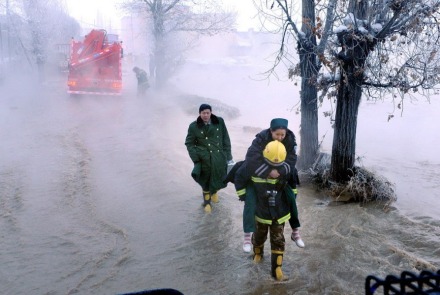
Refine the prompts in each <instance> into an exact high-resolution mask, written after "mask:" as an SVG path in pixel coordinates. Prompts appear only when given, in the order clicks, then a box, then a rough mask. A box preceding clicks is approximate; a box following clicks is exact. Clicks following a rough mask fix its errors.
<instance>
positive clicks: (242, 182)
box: [227, 118, 305, 252]
mask: <svg viewBox="0 0 440 295" xmlns="http://www.w3.org/2000/svg"><path fill="white" fill-rule="evenodd" d="M287 127H288V121H287V120H286V119H283V118H275V119H273V120H272V121H271V122H270V128H268V129H265V130H263V131H261V132H259V133H258V134H257V135H256V136H255V139H254V140H253V141H252V144H251V146H250V147H249V148H248V151H247V153H246V159H245V161H244V165H242V164H243V163H242V162H238V163H237V166H241V165H242V166H243V167H240V168H239V167H236V169H233V170H231V172H232V173H230V174H231V175H228V177H227V178H228V181H230V182H234V183H235V182H236V179H235V178H236V176H235V174H237V177H238V180H237V183H235V186H236V189H237V192H241V193H242V192H243V191H242V189H243V188H245V186H246V183H247V181H248V179H247V178H249V177H250V176H249V175H256V176H258V177H261V178H268V177H270V178H274V179H276V178H278V177H282V178H284V177H286V178H288V179H289V185H290V187H291V189H292V192H293V198H292V202H291V203H292V206H291V215H292V218H291V219H290V221H289V223H290V226H291V228H292V234H291V239H292V240H293V241H294V242H295V244H296V245H297V246H298V247H300V248H304V246H305V245H304V242H303V240H302V239H301V236H300V234H299V227H300V223H299V219H298V211H297V208H296V196H297V189H296V185H297V184H299V179H298V173H297V171H296V168H295V165H296V161H297V155H296V149H297V144H296V138H295V134H294V133H293V132H292V131H291V130H289V129H288V128H287ZM274 140H277V141H279V142H281V143H282V144H283V145H284V147H285V150H286V155H285V160H284V163H283V164H282V165H270V159H267V158H266V157H265V156H264V150H265V148H266V146H267V145H268V144H269V143H270V142H272V141H274ZM268 156H269V155H268ZM269 158H270V156H269ZM274 160H275V159H274ZM275 164H277V163H275ZM239 198H240V200H241V201H244V203H245V204H244V208H243V231H244V241H243V250H244V251H245V252H250V251H251V250H252V244H251V236H252V233H253V232H255V222H254V215H255V205H256V204H255V198H254V197H253V196H252V195H249V196H246V195H240V194H239Z"/></svg>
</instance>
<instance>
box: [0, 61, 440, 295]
mask: <svg viewBox="0 0 440 295" xmlns="http://www.w3.org/2000/svg"><path fill="white" fill-rule="evenodd" d="M199 70H200V71H199ZM208 70H209V71H208ZM188 73H191V79H190V78H188V76H189V75H188ZM253 73H255V69H252V68H248V67H240V68H234V69H230V68H228V67H224V66H218V67H213V68H211V67H210V68H209V69H208V68H203V67H202V68H200V67H199V66H194V65H193V66H192V67H191V68H187V69H186V71H185V70H184V71H183V72H182V73H181V75H179V76H178V77H176V78H175V79H174V83H175V85H176V87H173V88H172V89H171V88H170V89H168V91H166V92H161V93H159V92H155V91H153V90H151V91H149V95H148V97H146V98H138V97H136V95H135V89H134V88H135V85H134V79H135V78H134V76H132V75H131V73H128V72H126V73H125V76H124V79H125V80H126V81H127V83H126V88H125V89H124V94H123V95H122V96H121V97H75V98H72V97H69V96H67V95H66V94H65V88H64V80H63V79H62V78H58V79H49V80H48V81H47V83H46V84H45V85H44V86H43V87H39V88H38V87H37V86H32V85H30V86H29V88H28V87H26V88H23V86H22V84H20V85H15V86H14V85H13V86H7V87H6V86H3V90H2V94H1V99H0V140H1V145H0V235H1V240H0V245H1V246H0V249H1V253H0V293H1V294H120V293H127V292H134V291H140V290H145V289H154V288H174V289H177V290H179V291H181V292H182V293H184V294H363V293H364V282H365V278H366V276H367V275H370V274H373V275H377V276H379V277H385V276H386V275H387V274H396V275H398V274H400V273H401V272H402V271H404V270H409V271H413V272H416V273H418V272H419V271H421V270H422V269H428V270H436V269H439V268H440V218H439V217H438V212H440V201H439V197H440V195H439V190H438V189H439V187H440V181H439V176H440V157H439V156H438V154H436V150H437V147H438V146H439V144H440V141H439V137H438V135H436V134H437V132H436V131H435V128H434V127H435V126H437V124H436V123H434V121H433V120H434V119H433V118H437V116H438V114H439V112H440V103H439V102H438V97H437V98H436V100H437V101H433V102H432V104H431V105H428V104H425V103H422V102H421V101H420V102H419V103H418V104H413V105H412V106H408V107H407V109H406V111H407V112H406V113H405V114H404V116H402V117H400V116H396V117H395V118H394V119H393V120H391V121H390V122H387V120H386V119H387V114H386V112H387V108H389V105H386V104H385V103H383V104H382V103H381V104H374V105H373V104H368V103H363V104H362V106H361V110H360V114H359V128H358V143H357V150H358V153H359V155H360V156H361V157H362V158H363V161H364V164H365V165H366V166H368V167H371V169H374V170H376V171H378V172H379V173H381V174H383V175H384V176H386V177H387V178H388V179H390V181H391V182H393V183H394V184H395V185H396V192H397V197H398V200H397V202H396V203H395V204H393V206H392V207H391V209H390V210H388V211H385V210H383V206H382V205H378V204H371V205H368V206H360V205H359V204H346V205H338V206H335V205H334V204H333V203H331V202H329V201H330V200H329V199H328V197H327V196H326V195H325V194H323V193H322V192H318V191H316V190H315V189H314V188H312V187H310V186H307V185H305V186H301V187H300V188H299V197H298V207H299V211H300V212H299V213H300V220H301V224H302V236H303V239H304V242H305V243H306V247H305V248H304V249H300V248H297V247H296V246H295V245H294V244H293V242H291V241H290V240H287V247H286V253H285V260H284V266H283V270H284V273H285V274H286V275H287V277H288V279H287V280H286V281H283V282H274V281H273V279H272V278H271V277H270V259H266V260H264V261H263V263H261V264H259V265H255V264H254V263H253V262H252V259H251V256H250V255H249V254H246V253H243V252H242V248H241V242H242V219H241V217H242V209H243V203H241V202H239V201H238V200H237V197H236V195H235V191H234V189H233V187H232V186H231V185H229V186H228V187H227V188H226V189H224V190H222V191H221V193H220V203H219V204H216V205H215V206H214V208H213V212H212V213H211V214H208V215H207V214H205V213H204V211H203V208H202V207H201V203H202V197H201V191H200V188H199V187H198V186H197V184H196V183H195V182H194V181H193V180H192V178H191V176H190V171H191V169H192V167H191V165H192V164H191V161H190V159H189V157H188V154H187V151H186V147H185V145H184V139H185V136H186V131H187V127H188V125H189V123H191V121H193V120H194V119H195V118H196V116H197V110H198V106H199V104H200V103H202V102H206V99H203V97H206V98H208V99H209V102H210V103H211V104H212V105H213V112H214V113H215V114H217V115H219V116H222V117H224V118H225V120H226V123H227V126H228V129H229V132H230V136H231V140H232V145H233V156H234V158H235V160H240V159H243V157H244V154H245V152H246V149H247V147H248V146H249V144H250V142H251V141H252V139H253V137H254V136H255V133H256V132H257V131H258V130H259V129H262V128H267V127H268V124H269V122H270V119H272V118H273V117H286V118H288V119H289V126H290V127H291V129H292V130H293V131H294V132H295V133H296V134H299V127H298V126H299V122H300V117H299V115H298V114H296V113H295V111H294V109H295V104H296V103H297V101H298V100H299V95H298V88H297V87H294V86H292V83H291V82H290V83H289V82H277V81H272V82H271V83H269V84H268V83H267V81H266V82H264V81H263V82H261V81H256V80H255V79H250V77H252V74H253ZM195 95H196V96H195ZM198 96H199V97H202V98H199V97H198ZM216 108H217V109H216ZM216 110H219V111H216ZM236 110H239V116H236V112H235V111H236ZM320 125H321V126H320V132H321V133H322V134H324V133H326V134H327V135H326V137H325V140H324V141H323V148H324V149H329V148H330V147H331V135H332V131H331V127H329V126H327V125H329V124H328V122H325V119H323V120H322V121H321V122H320ZM289 233H290V231H289V229H288V228H286V238H287V239H288V237H289V236H290V235H289ZM266 247H268V248H269V244H268V243H267V244H266Z"/></svg>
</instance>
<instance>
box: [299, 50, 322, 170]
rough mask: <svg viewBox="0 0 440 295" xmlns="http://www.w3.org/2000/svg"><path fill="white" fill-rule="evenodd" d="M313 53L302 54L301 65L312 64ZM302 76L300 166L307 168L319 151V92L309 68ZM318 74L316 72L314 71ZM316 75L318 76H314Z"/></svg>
mask: <svg viewBox="0 0 440 295" xmlns="http://www.w3.org/2000/svg"><path fill="white" fill-rule="evenodd" d="M311 55H312V54H308V55H304V54H303V55H300V63H301V65H305V64H310V61H309V59H311ZM306 72H308V73H307V74H306V75H304V76H302V78H301V129H300V136H301V143H300V155H299V158H298V168H300V169H307V168H309V167H311V166H312V165H313V162H314V161H315V159H316V156H317V155H318V152H319V144H318V105H317V100H318V99H317V97H318V92H317V89H316V86H315V85H316V84H315V83H312V82H311V81H310V79H311V78H310V74H311V73H310V72H312V71H311V69H310V68H309V69H308V71H306ZM314 75H316V73H314ZM314 77H316V76H314Z"/></svg>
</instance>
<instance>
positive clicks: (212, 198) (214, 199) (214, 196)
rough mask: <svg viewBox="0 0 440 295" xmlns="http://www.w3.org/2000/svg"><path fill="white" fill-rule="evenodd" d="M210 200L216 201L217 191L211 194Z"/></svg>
mask: <svg viewBox="0 0 440 295" xmlns="http://www.w3.org/2000/svg"><path fill="white" fill-rule="evenodd" d="M211 201H212V202H213V203H218V194H217V192H216V193H214V194H212V195H211Z"/></svg>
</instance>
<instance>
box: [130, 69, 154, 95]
mask: <svg viewBox="0 0 440 295" xmlns="http://www.w3.org/2000/svg"><path fill="white" fill-rule="evenodd" d="M133 72H135V74H136V78H137V96H145V93H146V92H147V89H148V88H150V84H149V83H148V76H147V72H145V71H144V70H143V69H141V68H138V67H134V68H133Z"/></svg>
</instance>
